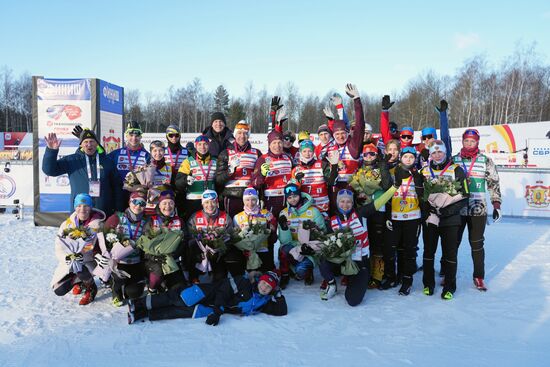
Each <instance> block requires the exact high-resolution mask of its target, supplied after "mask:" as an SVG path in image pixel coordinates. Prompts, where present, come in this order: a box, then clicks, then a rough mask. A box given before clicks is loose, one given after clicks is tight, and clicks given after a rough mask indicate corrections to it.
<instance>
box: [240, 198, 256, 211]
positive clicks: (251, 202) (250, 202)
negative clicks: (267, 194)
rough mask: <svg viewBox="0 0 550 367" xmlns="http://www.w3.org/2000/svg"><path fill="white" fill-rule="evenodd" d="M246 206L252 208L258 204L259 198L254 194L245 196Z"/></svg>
mask: <svg viewBox="0 0 550 367" xmlns="http://www.w3.org/2000/svg"><path fill="white" fill-rule="evenodd" d="M243 203H244V207H245V208H246V209H248V210H252V209H254V208H255V207H256V205H257V204H258V199H257V198H255V197H254V196H245V197H244V198H243Z"/></svg>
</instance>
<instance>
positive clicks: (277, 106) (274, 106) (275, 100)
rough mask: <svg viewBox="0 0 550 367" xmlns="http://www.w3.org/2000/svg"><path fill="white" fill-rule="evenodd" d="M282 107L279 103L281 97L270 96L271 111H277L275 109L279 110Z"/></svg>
mask: <svg viewBox="0 0 550 367" xmlns="http://www.w3.org/2000/svg"><path fill="white" fill-rule="evenodd" d="M282 107H283V105H282V104H281V97H278V96H274V97H273V98H271V111H273V112H277V110H280V109H281V108H282Z"/></svg>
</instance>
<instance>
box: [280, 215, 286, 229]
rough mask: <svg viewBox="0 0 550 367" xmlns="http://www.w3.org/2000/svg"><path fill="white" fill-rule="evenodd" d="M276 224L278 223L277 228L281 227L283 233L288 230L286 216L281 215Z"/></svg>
mask: <svg viewBox="0 0 550 367" xmlns="http://www.w3.org/2000/svg"><path fill="white" fill-rule="evenodd" d="M278 222H279V226H280V227H281V229H282V230H283V231H286V230H288V218H287V217H286V216H284V215H281V216H280V217H279V220H278Z"/></svg>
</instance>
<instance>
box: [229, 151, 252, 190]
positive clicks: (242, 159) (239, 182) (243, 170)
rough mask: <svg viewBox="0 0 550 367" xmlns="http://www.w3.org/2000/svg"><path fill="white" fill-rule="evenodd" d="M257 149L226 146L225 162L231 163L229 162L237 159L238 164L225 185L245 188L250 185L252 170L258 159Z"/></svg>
mask: <svg viewBox="0 0 550 367" xmlns="http://www.w3.org/2000/svg"><path fill="white" fill-rule="evenodd" d="M258 153H259V150H258V149H255V148H250V149H247V150H245V151H242V152H241V151H238V150H235V147H234V146H233V147H229V148H227V156H228V160H227V163H228V164H229V165H231V162H233V161H235V160H237V161H238V162H239V165H238V166H237V168H236V169H235V172H234V173H233V175H232V176H231V178H230V179H229V181H227V183H226V184H225V187H243V188H246V187H248V186H250V184H251V181H252V172H253V171H254V166H255V165H256V161H257V160H258Z"/></svg>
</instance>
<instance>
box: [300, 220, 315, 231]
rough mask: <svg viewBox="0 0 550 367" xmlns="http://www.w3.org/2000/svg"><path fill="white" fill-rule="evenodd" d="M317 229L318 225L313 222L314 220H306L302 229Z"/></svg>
mask: <svg viewBox="0 0 550 367" xmlns="http://www.w3.org/2000/svg"><path fill="white" fill-rule="evenodd" d="M315 227H317V225H316V224H315V222H314V221H312V220H309V219H308V220H304V221H303V222H302V228H303V229H312V228H315Z"/></svg>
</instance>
